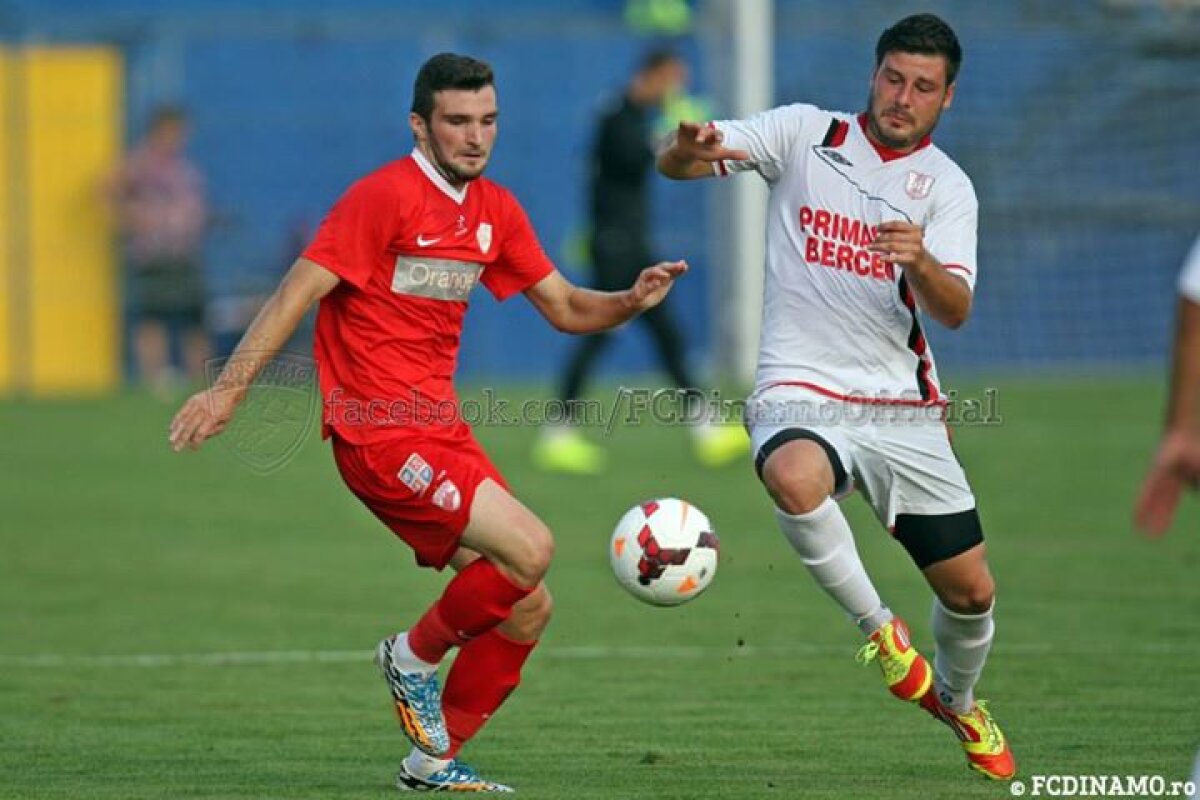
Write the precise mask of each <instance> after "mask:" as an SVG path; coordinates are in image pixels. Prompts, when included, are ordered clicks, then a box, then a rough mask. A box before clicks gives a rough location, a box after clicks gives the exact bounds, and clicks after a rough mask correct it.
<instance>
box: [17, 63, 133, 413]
mask: <svg viewBox="0 0 1200 800" xmlns="http://www.w3.org/2000/svg"><path fill="white" fill-rule="evenodd" d="M0 64H3V67H2V68H0V77H6V78H7V80H5V81H3V85H4V86H6V87H7V88H6V89H0V109H2V110H3V113H4V118H5V124H4V126H3V127H4V128H6V139H5V140H3V141H0V145H2V146H0V152H2V153H4V154H5V155H0V167H3V174H4V175H5V176H6V180H4V181H0V183H4V184H6V185H7V191H4V190H2V189H0V209H3V210H4V212H5V213H4V217H5V218H6V219H7V220H9V221H10V223H9V224H5V225H4V227H3V228H0V250H3V252H5V253H7V255H6V256H3V255H0V280H3V281H4V283H3V284H0V285H3V286H4V287H5V288H6V291H5V292H4V301H3V302H0V322H4V323H6V325H5V328H6V331H7V333H6V334H5V335H0V345H6V346H4V347H2V348H0V349H2V352H0V390H4V389H6V388H7V389H8V390H10V391H11V390H16V391H18V392H22V393H30V394H33V395H51V394H64V393H71V394H79V393H93V392H101V391H107V390H110V389H113V388H115V387H116V386H117V385H118V383H119V381H120V372H121V370H120V364H121V358H120V335H119V325H120V303H119V294H118V290H117V285H118V284H117V268H116V255H115V250H114V239H113V230H112V220H111V215H110V214H109V213H108V211H107V209H106V208H105V203H104V199H103V193H102V188H103V185H104V181H105V180H106V178H107V176H108V175H109V174H111V172H112V170H113V169H114V168H115V166H116V164H117V161H118V159H119V158H120V153H121V117H122V111H121V109H122V100H123V98H122V85H123V80H122V67H121V59H120V56H119V54H118V53H117V52H116V51H115V50H113V49H111V48H105V47H37V48H24V49H20V50H10V51H8V52H7V54H4V55H3V56H2V57H0ZM9 212H12V213H9Z"/></svg>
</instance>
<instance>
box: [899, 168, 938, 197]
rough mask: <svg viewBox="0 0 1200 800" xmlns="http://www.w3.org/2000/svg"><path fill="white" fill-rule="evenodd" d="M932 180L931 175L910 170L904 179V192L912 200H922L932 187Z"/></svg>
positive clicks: (927, 195)
mask: <svg viewBox="0 0 1200 800" xmlns="http://www.w3.org/2000/svg"><path fill="white" fill-rule="evenodd" d="M933 181H934V178H933V176H932V175H926V174H925V173H923V172H916V171H913V170H910V171H909V173H908V177H907V178H906V179H905V181H904V193H905V194H907V195H908V196H909V197H911V198H912V199H913V200H924V199H925V198H926V197H929V192H930V191H931V190H932V189H933Z"/></svg>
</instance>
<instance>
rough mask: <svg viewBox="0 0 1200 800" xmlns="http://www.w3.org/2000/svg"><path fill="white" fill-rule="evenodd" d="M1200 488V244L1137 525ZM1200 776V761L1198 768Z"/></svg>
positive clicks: (1149, 529)
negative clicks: (1160, 433)
mask: <svg viewBox="0 0 1200 800" xmlns="http://www.w3.org/2000/svg"><path fill="white" fill-rule="evenodd" d="M1198 486H1200V239H1197V240H1196V243H1195V244H1194V245H1192V250H1191V252H1190V253H1189V254H1188V257H1187V261H1186V262H1185V263H1184V265H1183V271H1182V272H1181V273H1180V275H1179V310H1178V311H1177V312H1176V322H1175V354H1174V358H1173V359H1172V366H1171V396H1170V400H1169V402H1168V406H1167V422H1166V428H1165V430H1164V431H1163V437H1162V442H1161V443H1160V444H1159V447H1158V452H1157V453H1156V454H1155V457H1154V463H1153V464H1151V466H1150V471H1149V473H1148V474H1147V475H1146V480H1145V483H1144V484H1143V485H1142V492H1141V495H1140V497H1139V498H1138V505H1137V511H1136V513H1135V521H1136V522H1137V525H1138V527H1140V528H1141V529H1142V530H1144V531H1145V532H1146V533H1148V534H1149V535H1151V536H1161V535H1162V534H1163V533H1165V532H1166V530H1167V528H1169V527H1170V525H1171V520H1172V519H1173V518H1174V516H1175V509H1176V507H1177V506H1178V505H1179V500H1180V497H1181V496H1182V494H1183V490H1184V488H1185V487H1190V488H1191V489H1196V488H1197V487H1198ZM1197 771H1198V773H1200V762H1198V764H1197Z"/></svg>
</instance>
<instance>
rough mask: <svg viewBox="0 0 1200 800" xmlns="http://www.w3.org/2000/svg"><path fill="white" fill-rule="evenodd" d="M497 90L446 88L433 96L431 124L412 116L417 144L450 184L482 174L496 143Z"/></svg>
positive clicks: (487, 87) (486, 87) (486, 88)
mask: <svg viewBox="0 0 1200 800" xmlns="http://www.w3.org/2000/svg"><path fill="white" fill-rule="evenodd" d="M498 113H499V112H498V111H497V109H496V89H495V88H494V87H492V86H484V87H483V88H482V89H477V90H468V89H443V90H442V91H440V92H436V93H435V94H434V95H433V113H432V114H431V115H430V119H429V123H428V124H426V123H425V120H424V119H422V118H421V117H420V116H418V115H416V114H413V115H412V116H411V118H410V122H411V123H412V127H413V135H414V136H415V137H416V138H417V145H418V146H419V147H420V148H421V151H422V152H424V153H425V156H426V157H427V158H429V160H430V161H432V162H433V164H434V166H436V167H437V168H438V170H439V171H441V173H442V175H443V176H444V177H445V178H446V180H448V181H449V182H450V183H451V184H454V185H456V186H457V185H461V184H463V183H466V182H467V181H470V180H474V179H475V178H478V177H479V176H480V175H482V174H483V170H484V167H486V166H487V163H488V158H490V157H491V154H492V146H493V145H494V144H495V142H496V117H497V115H498Z"/></svg>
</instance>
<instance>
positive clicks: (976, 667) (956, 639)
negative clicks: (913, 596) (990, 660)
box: [933, 597, 996, 714]
mask: <svg viewBox="0 0 1200 800" xmlns="http://www.w3.org/2000/svg"><path fill="white" fill-rule="evenodd" d="M995 630H996V625H995V623H994V622H992V609H990V608H989V609H988V610H987V611H985V612H984V613H982V614H959V613H958V612H955V611H950V610H948V609H947V608H946V607H945V606H943V605H942V603H941V601H939V600H938V599H937V598H936V597H935V598H934V599H933V639H934V641H935V642H936V643H937V650H936V652H935V654H934V659H933V661H934V663H933V670H934V673H935V675H936V680H937V682H936V684H935V686H934V689H935V690H936V691H937V693H938V699H939V700H941V701H942V704H943V705H945V706H948V707H949V708H951V709H953V710H954V711H956V712H957V713H959V714H965V713H967V712H968V711H970V710H971V706H972V704H974V702H975V695H974V689H975V684H976V683H977V682H978V681H979V674H980V673H981V672H983V664H984V662H985V661H987V655H988V650H990V649H991V647H992V636H993V634H994V633H995Z"/></svg>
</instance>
